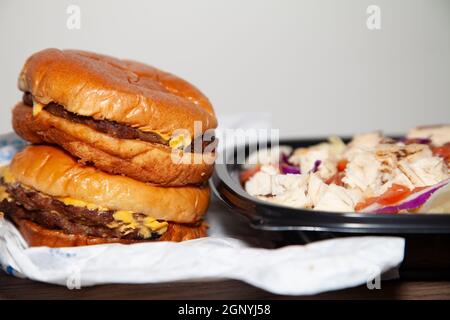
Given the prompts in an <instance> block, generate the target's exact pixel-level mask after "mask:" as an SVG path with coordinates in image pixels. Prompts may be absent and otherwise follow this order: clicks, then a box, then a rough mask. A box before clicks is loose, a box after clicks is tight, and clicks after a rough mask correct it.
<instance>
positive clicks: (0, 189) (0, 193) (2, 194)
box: [0, 186, 11, 201]
mask: <svg viewBox="0 0 450 320" xmlns="http://www.w3.org/2000/svg"><path fill="white" fill-rule="evenodd" d="M5 199H6V200H8V201H10V200H11V197H10V196H9V193H8V191H6V188H5V187H4V186H0V201H3V200H5Z"/></svg>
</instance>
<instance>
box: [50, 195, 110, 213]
mask: <svg viewBox="0 0 450 320" xmlns="http://www.w3.org/2000/svg"><path fill="white" fill-rule="evenodd" d="M58 200H59V201H61V202H62V203H64V204H65V205H67V206H74V207H83V208H87V209H89V210H99V211H108V210H109V209H108V208H106V207H102V206H99V205H97V204H94V203H89V202H85V201H83V200H78V199H74V198H70V197H64V198H58Z"/></svg>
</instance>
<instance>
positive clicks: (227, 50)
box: [0, 0, 450, 136]
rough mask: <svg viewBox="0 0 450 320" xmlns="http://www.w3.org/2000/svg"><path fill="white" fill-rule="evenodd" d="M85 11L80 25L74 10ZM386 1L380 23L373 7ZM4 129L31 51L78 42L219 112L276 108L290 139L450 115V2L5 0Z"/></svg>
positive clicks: (1, 29) (1, 22)
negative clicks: (204, 99) (176, 78)
mask: <svg viewBox="0 0 450 320" xmlns="http://www.w3.org/2000/svg"><path fill="white" fill-rule="evenodd" d="M69 4H77V5H79V6H80V7H81V30H68V29H67V28H66V20H67V17H68V14H67V13H66V8H67V6H68V5H69ZM370 4H376V5H378V6H380V7H381V17H382V18H381V19H382V25H381V27H382V28H381V30H379V31H370V30H368V29H367V27H366V19H367V13H366V8H367V6H368V5H370ZM0 40H1V42H0V43H1V50H0V63H1V69H0V70H1V72H0V93H1V95H0V101H1V104H2V107H1V109H0V110H1V114H0V125H1V128H0V133H4V132H7V131H10V130H11V125H10V119H11V118H10V109H11V107H12V106H13V105H14V103H15V102H16V101H18V100H19V99H20V96H21V94H20V93H19V91H18V89H17V87H16V85H17V84H16V79H17V75H18V73H19V71H20V68H21V66H22V64H23V62H24V61H25V59H26V57H27V56H29V55H30V54H31V53H33V52H34V51H37V50H40V49H43V48H46V47H57V48H79V49H86V50H90V51H96V52H101V53H106V54H110V55H114V56H118V57H124V58H131V59H136V60H141V61H143V62H146V63H149V64H152V65H154V66H157V67H159V68H161V69H163V70H166V71H170V72H172V73H175V74H177V75H180V76H182V77H184V78H186V79H188V80H189V81H191V82H192V83H194V84H195V85H197V86H198V87H199V88H200V89H201V90H202V91H203V92H204V93H205V94H206V95H207V96H208V97H209V98H210V99H211V101H212V103H213V104H214V106H215V108H216V110H217V113H218V114H219V116H220V114H226V113H236V112H240V111H249V112H258V111H265V112H270V113H272V115H273V125H274V127H278V128H281V135H282V136H314V135H326V134H330V133H336V134H351V133H354V132H358V131H366V130H372V129H383V130H385V131H387V132H390V133H396V132H401V131H403V130H406V129H407V128H408V127H411V126H415V125H418V124H433V123H444V122H450V121H449V120H450V108H449V107H450V86H449V84H450V81H449V80H450V1H448V0H428V1H426V0H421V1H419V0H401V1H400V0H396V1H394V0H391V1H381V0H376V1H375V0H371V1H365V0H360V1H357V0H354V1H350V0H346V1H335V0H321V1H318V0H313V1H294V0H270V1H261V0H250V1H249V0H231V1H230V0H227V1H225V0H221V1H218V0H216V1H213V0H189V1H186V0H184V1H183V0H178V1H173V0H172V1H167V0H166V1H163V0H161V1H132V0H127V1H95V2H94V1H77V0H72V1H60V0H55V1H51V0H45V1H31V0H30V1H17V0H16V1H5V0H2V1H0Z"/></svg>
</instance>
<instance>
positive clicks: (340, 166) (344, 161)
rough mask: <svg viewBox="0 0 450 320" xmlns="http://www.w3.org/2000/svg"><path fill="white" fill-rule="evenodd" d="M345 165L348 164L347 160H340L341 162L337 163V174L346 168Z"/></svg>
mask: <svg viewBox="0 0 450 320" xmlns="http://www.w3.org/2000/svg"><path fill="white" fill-rule="evenodd" d="M347 163H348V160H347V159H341V160H339V161H338V163H337V165H336V168H337V170H338V171H339V172H342V171H344V170H345V168H347Z"/></svg>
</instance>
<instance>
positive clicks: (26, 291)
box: [0, 271, 450, 300]
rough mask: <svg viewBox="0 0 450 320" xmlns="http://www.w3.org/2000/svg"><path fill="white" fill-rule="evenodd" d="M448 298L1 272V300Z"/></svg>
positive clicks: (387, 287)
mask: <svg viewBox="0 0 450 320" xmlns="http://www.w3.org/2000/svg"><path fill="white" fill-rule="evenodd" d="M286 298H288V299H293V298H294V299H450V281H444V282H436V281H399V280H395V281H382V282H381V289H379V290H369V289H367V288H366V287H365V286H361V287H357V288H352V289H346V290H341V291H335V292H328V293H324V294H319V295H316V296H308V297H285V296H277V295H274V294H271V293H268V292H266V291H263V290H260V289H257V288H254V287H252V286H250V285H248V284H245V283H242V282H240V281H234V280H226V281H215V282H176V283H161V284H148V285H103V286H95V287H86V288H82V289H80V290H69V289H67V288H66V287H61V286H56V285H49V284H45V283H39V282H34V281H31V280H26V279H18V278H15V277H13V276H10V275H7V274H6V273H5V272H2V271H0V300H2V299H182V300H185V299H286Z"/></svg>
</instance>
